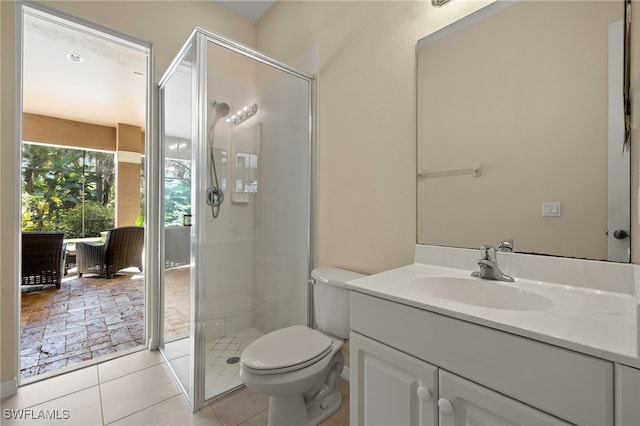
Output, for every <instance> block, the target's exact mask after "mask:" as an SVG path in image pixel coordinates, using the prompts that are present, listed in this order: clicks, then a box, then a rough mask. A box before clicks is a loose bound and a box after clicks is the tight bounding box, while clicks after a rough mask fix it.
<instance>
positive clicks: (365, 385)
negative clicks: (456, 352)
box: [350, 332, 438, 426]
mask: <svg viewBox="0 0 640 426" xmlns="http://www.w3.org/2000/svg"><path fill="white" fill-rule="evenodd" d="M350 345H351V355H350V360H351V364H350V368H351V375H352V376H351V389H350V394H351V396H350V407H351V409H350V413H351V414H350V416H351V419H350V424H351V425H354V426H355V425H366V426H376V425H384V426H388V425H398V426H400V425H407V426H408V425H437V420H438V419H437V415H438V411H437V406H436V401H437V395H438V379H437V372H438V369H437V368H436V367H434V366H433V365H431V364H427V363H426V362H424V361H421V360H419V359H417V358H414V357H412V356H409V355H407V354H405V353H402V352H400V351H398V350H395V349H393V348H391V347H389V346H386V345H383V344H381V343H379V342H376V341H375V340H371V339H368V338H366V337H364V336H362V335H360V334H357V333H354V332H351V339H350Z"/></svg>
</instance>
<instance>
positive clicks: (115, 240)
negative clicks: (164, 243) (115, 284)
mask: <svg viewBox="0 0 640 426" xmlns="http://www.w3.org/2000/svg"><path fill="white" fill-rule="evenodd" d="M143 245H144V228H143V227H141V226H123V227H120V228H114V229H111V230H110V231H109V232H108V233H107V239H106V240H105V242H104V244H99V243H78V244H77V245H76V261H77V265H78V276H79V277H82V274H84V273H87V274H100V275H106V276H107V278H111V276H113V274H115V273H116V272H118V271H119V270H121V269H124V268H128V267H130V266H135V267H137V268H138V269H139V270H140V272H142V248H143Z"/></svg>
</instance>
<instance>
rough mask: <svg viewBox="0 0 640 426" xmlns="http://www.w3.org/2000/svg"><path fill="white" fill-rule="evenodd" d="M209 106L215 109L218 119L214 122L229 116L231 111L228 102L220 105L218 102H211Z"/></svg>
mask: <svg viewBox="0 0 640 426" xmlns="http://www.w3.org/2000/svg"><path fill="white" fill-rule="evenodd" d="M209 104H210V105H211V107H212V108H215V112H216V118H215V120H214V121H218V119H220V118H222V117H226V116H227V115H228V114H229V111H231V108H229V104H228V103H226V102H220V103H218V102H217V101H211V102H210V103H209Z"/></svg>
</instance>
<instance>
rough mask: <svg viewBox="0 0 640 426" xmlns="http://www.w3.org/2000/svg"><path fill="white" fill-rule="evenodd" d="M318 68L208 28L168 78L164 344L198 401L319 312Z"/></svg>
mask: <svg viewBox="0 0 640 426" xmlns="http://www.w3.org/2000/svg"><path fill="white" fill-rule="evenodd" d="M312 83H313V77H312V76H310V75H307V74H305V73H303V72H300V71H297V70H295V69H294V68H291V67H289V66H287V65H284V64H282V63H279V62H277V61H274V60H272V59H270V58H268V57H266V56H264V55H262V54H260V53H258V52H255V51H253V50H251V49H248V48H246V47H244V46H242V45H240V44H238V43H235V42H232V41H230V40H228V39H225V38H224V37H221V36H219V35H218V34H215V33H212V32H210V31H208V30H206V29H203V28H196V29H195V30H194V32H193V33H192V35H191V37H190V38H189V40H188V41H187V43H186V44H185V46H184V47H183V49H182V50H181V52H180V54H179V55H178V56H177V58H176V59H175V61H174V62H173V64H172V65H171V67H170V68H169V69H168V71H167V72H166V74H165V76H164V77H163V78H162V80H161V82H160V109H161V114H160V116H161V155H160V157H161V168H163V175H162V178H161V181H162V185H161V186H162V189H161V192H162V195H161V198H162V203H163V207H162V210H163V213H164V214H163V215H162V216H163V217H162V218H161V219H160V230H161V235H162V239H163V244H162V247H163V250H162V252H163V254H162V265H161V269H162V273H161V274H160V275H161V291H160V299H161V309H160V314H161V320H160V327H161V331H160V342H159V346H160V350H161V352H162V354H163V356H164V358H165V359H166V360H167V363H168V365H169V366H170V368H171V370H172V372H173V373H174V375H175V377H176V378H177V380H178V382H179V383H180V384H181V386H182V389H183V392H184V394H185V396H186V397H187V399H188V400H189V403H190V404H191V407H192V409H193V410H194V411H196V410H198V409H199V408H200V407H201V406H202V405H203V404H205V403H207V402H209V401H211V400H213V399H215V398H218V397H220V396H223V395H225V394H226V393H228V392H230V391H232V390H234V389H236V388H237V387H239V386H241V385H242V381H241V379H240V376H239V363H238V361H239V357H240V354H241V353H242V350H243V349H244V348H245V347H246V346H247V345H248V344H249V343H251V342H252V341H253V340H255V339H256V338H257V337H259V336H261V335H263V334H265V333H268V332H271V331H273V330H276V329H279V328H283V327H287V326H289V325H294V324H309V323H310V312H311V309H310V303H309V302H310V300H309V299H310V292H309V284H308V278H309V273H310V267H311V250H310V235H311V195H310V194H311V164H312V163H311V140H312V137H311V129H312V114H311V105H312V102H311V99H312V86H313V84H312Z"/></svg>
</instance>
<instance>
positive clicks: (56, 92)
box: [23, 13, 147, 128]
mask: <svg viewBox="0 0 640 426" xmlns="http://www.w3.org/2000/svg"><path fill="white" fill-rule="evenodd" d="M45 16H46V15H40V14H37V13H36V14H33V15H32V14H25V19H24V38H23V42H24V51H23V111H25V112H29V113H34V114H42V115H49V116H53V117H58V118H65V119H70V120H76V121H83V122H88V123H94V124H101V125H108V126H115V125H116V124H117V123H126V124H131V125H136V126H140V127H142V128H144V127H145V105H146V78H145V76H146V75H147V52H146V51H145V50H141V49H140V48H137V47H136V46H134V45H133V44H131V45H127V44H123V42H122V41H118V42H116V39H115V38H109V37H107V36H105V35H104V34H101V35H98V33H96V32H93V31H91V30H89V29H87V28H86V27H80V26H78V25H75V24H71V23H70V22H67V21H60V22H52V21H51V20H49V19H45ZM70 54H71V55H78V56H79V58H81V62H74V61H72V60H71V59H70V58H69V55H70Z"/></svg>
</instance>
